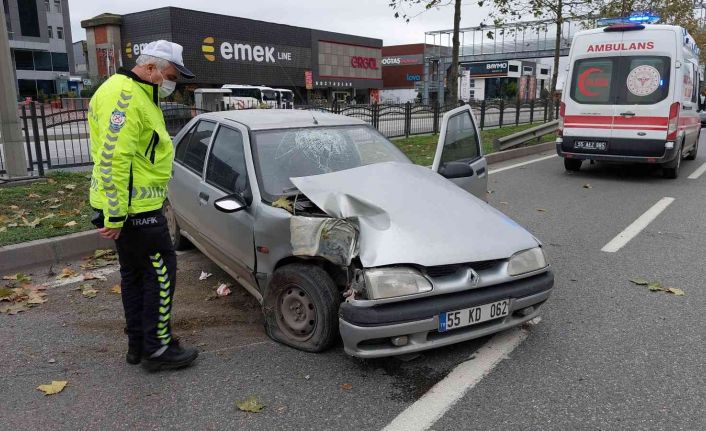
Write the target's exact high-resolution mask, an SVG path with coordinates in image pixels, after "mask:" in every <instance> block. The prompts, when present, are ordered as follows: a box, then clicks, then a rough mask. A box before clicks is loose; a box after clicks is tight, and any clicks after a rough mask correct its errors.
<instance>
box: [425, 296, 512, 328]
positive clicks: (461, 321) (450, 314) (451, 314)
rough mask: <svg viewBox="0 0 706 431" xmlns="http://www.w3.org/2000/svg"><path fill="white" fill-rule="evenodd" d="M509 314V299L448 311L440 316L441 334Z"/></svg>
mask: <svg viewBox="0 0 706 431" xmlns="http://www.w3.org/2000/svg"><path fill="white" fill-rule="evenodd" d="M509 312H510V300H509V299H503V300H502V301H498V302H493V303H491V304H483V305H479V306H477V307H471V308H466V309H463V310H456V311H447V312H445V313H440V314H439V332H446V331H450V330H452V329H457V328H463V327H464V326H470V325H475V324H477V323H483V322H487V321H488V320H494V319H499V318H501V317H505V316H507V315H508V314H509Z"/></svg>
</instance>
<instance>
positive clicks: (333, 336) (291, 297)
mask: <svg viewBox="0 0 706 431" xmlns="http://www.w3.org/2000/svg"><path fill="white" fill-rule="evenodd" d="M339 297H340V295H339V291H338V288H337V287H336V284H335V283H334V282H333V279H331V277H330V276H329V275H328V274H327V273H326V271H324V270H323V269H322V268H320V267H318V266H314V265H306V264H298V263H296V264H290V265H285V266H283V267H281V268H278V269H277V270H276V271H275V272H274V274H273V275H272V280H271V281H270V283H269V285H268V287H267V292H266V294H265V298H264V301H263V308H264V310H263V311H264V314H265V330H266V332H267V335H268V336H269V337H270V338H272V339H273V340H275V341H278V342H280V343H283V344H286V345H288V346H291V347H294V348H295V349H299V350H303V351H306V352H322V351H324V350H326V349H328V348H329V347H331V346H332V345H333V344H334V343H335V342H336V341H337V339H338V307H339V305H340V303H341V301H340V299H339Z"/></svg>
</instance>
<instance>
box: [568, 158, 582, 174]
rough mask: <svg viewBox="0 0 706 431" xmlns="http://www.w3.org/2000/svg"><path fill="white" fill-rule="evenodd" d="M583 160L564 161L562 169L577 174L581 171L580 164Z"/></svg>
mask: <svg viewBox="0 0 706 431" xmlns="http://www.w3.org/2000/svg"><path fill="white" fill-rule="evenodd" d="M582 163H583V160H581V159H564V169H566V170H567V171H571V172H578V171H580V170H581V164H582Z"/></svg>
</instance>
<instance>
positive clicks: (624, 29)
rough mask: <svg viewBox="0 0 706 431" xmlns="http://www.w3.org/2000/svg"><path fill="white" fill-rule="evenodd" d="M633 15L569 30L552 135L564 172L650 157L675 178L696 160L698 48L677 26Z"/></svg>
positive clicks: (651, 161)
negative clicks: (572, 33) (571, 32)
mask: <svg viewBox="0 0 706 431" xmlns="http://www.w3.org/2000/svg"><path fill="white" fill-rule="evenodd" d="M633 21H634V20H633V19H632V17H631V18H630V19H628V20H627V22H622V21H618V22H615V23H612V24H609V25H606V26H605V27H602V28H596V29H592V30H586V31H580V32H577V33H576V35H575V36H574V40H573V43H572V44H571V50H570V53H569V66H568V69H567V72H568V73H567V77H566V80H565V84H564V90H563V92H562V98H561V105H560V108H559V127H558V131H557V134H558V138H557V141H556V149H557V153H558V154H559V156H561V157H563V158H564V167H565V168H566V170H568V171H578V170H579V169H581V164H582V163H583V161H584V160H590V161H594V160H597V161H607V162H618V163H651V164H655V165H660V166H661V167H662V172H663V176H664V177H665V178H676V177H677V176H678V175H679V167H680V166H681V162H682V159H687V160H693V159H694V158H696V153H697V151H698V149H699V134H700V132H701V122H700V120H699V114H698V111H699V110H700V108H701V107H702V106H701V104H700V98H699V88H700V81H701V79H700V76H701V69H700V65H699V49H698V47H697V46H696V44H695V42H694V39H693V38H692V37H691V35H689V33H688V32H687V31H686V30H685V29H684V28H682V27H677V26H672V25H660V24H648V23H643V22H633ZM637 21H639V20H637Z"/></svg>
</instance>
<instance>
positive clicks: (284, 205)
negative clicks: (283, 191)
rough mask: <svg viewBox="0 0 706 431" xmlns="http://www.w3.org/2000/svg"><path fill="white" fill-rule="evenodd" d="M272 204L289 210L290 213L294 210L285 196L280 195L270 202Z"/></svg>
mask: <svg viewBox="0 0 706 431" xmlns="http://www.w3.org/2000/svg"><path fill="white" fill-rule="evenodd" d="M272 206H273V207H275V208H282V209H284V210H287V211H289V212H290V213H291V212H294V206H293V205H292V202H291V201H290V200H289V199H287V197H286V196H282V197H281V198H279V199H277V200H276V201H274V202H272Z"/></svg>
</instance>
